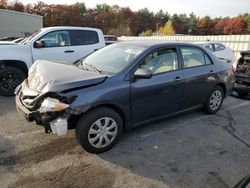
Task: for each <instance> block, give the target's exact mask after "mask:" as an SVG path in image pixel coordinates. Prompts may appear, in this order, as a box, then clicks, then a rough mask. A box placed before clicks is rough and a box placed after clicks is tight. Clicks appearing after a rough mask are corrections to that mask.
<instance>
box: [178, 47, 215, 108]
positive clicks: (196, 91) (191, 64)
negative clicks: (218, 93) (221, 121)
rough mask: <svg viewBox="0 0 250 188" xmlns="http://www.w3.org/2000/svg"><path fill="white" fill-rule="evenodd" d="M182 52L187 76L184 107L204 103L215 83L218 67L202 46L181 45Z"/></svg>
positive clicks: (185, 76)
mask: <svg viewBox="0 0 250 188" xmlns="http://www.w3.org/2000/svg"><path fill="white" fill-rule="evenodd" d="M180 53H181V58H182V68H183V75H184V78H185V84H184V95H183V104H182V105H183V108H184V109H188V108H192V107H195V106H198V105H203V104H204V103H205V101H206V98H207V96H208V94H209V92H210V91H211V89H212V88H213V87H214V85H215V82H216V79H215V73H216V72H217V67H216V65H215V64H213V62H212V60H211V58H210V57H209V56H208V54H207V53H206V52H205V51H203V50H202V49H201V48H198V47H193V46H180Z"/></svg>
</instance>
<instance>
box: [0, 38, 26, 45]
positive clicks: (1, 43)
mask: <svg viewBox="0 0 250 188" xmlns="http://www.w3.org/2000/svg"><path fill="white" fill-rule="evenodd" d="M22 40H23V38H17V39H15V40H3V41H1V40H0V45H11V44H18V43H19V42H21V41H22Z"/></svg>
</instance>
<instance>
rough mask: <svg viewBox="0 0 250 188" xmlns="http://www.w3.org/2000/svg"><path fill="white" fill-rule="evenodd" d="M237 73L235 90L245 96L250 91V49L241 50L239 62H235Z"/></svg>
mask: <svg viewBox="0 0 250 188" xmlns="http://www.w3.org/2000/svg"><path fill="white" fill-rule="evenodd" d="M233 70H234V73H235V83H234V91H236V92H237V93H238V95H239V97H242V98H244V97H245V96H247V95H248V94H249V93H250V51H243V52H241V57H240V59H239V60H238V62H237V63H234V64H233Z"/></svg>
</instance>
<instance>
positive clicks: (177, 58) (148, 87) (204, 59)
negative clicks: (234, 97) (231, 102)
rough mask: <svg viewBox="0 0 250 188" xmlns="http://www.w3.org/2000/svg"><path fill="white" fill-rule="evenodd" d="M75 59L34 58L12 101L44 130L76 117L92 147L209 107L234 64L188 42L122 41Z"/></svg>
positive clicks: (62, 127)
mask: <svg viewBox="0 0 250 188" xmlns="http://www.w3.org/2000/svg"><path fill="white" fill-rule="evenodd" d="M77 65H78V66H75V65H69V64H65V63H56V62H50V61H38V62H36V63H35V64H34V65H33V66H32V67H31V68H30V72H29V77H28V79H26V80H25V81H24V82H23V83H22V85H21V86H19V87H18V88H17V90H16V92H17V96H16V103H17V107H18V109H20V110H21V111H22V112H23V113H24V114H25V116H26V118H27V119H28V120H29V121H34V120H35V121H36V123H37V124H40V125H43V126H44V127H45V130H46V132H51V131H52V132H54V133H58V134H65V133H66V132H67V129H68V126H72V125H74V126H75V123H76V122H77V125H76V137H77V140H78V141H79V142H80V144H81V145H82V146H83V148H85V149H86V150H87V151H89V152H93V153H99V152H103V151H106V150H108V149H110V148H111V147H112V146H113V145H114V144H115V143H116V141H117V140H118V139H119V137H120V135H121V133H122V132H123V130H126V129H130V128H133V127H136V126H139V125H141V124H143V123H146V122H150V121H154V120H157V119H162V118H165V117H169V116H171V115H175V114H177V113H181V112H185V111H188V110H193V109H198V108H203V109H204V110H205V111H206V112H207V113H210V114H214V113H216V112H217V111H218V110H219V109H220V107H221V105H222V102H223V99H224V97H225V96H226V95H227V94H229V93H230V92H231V88H232V84H233V79H232V72H231V71H232V69H231V64H229V63H223V62H221V61H220V60H219V59H218V58H216V57H215V56H214V55H213V54H210V53H209V52H207V51H205V50H204V49H203V48H201V47H200V46H197V45H192V44H186V43H163V42H156V41H147V42H121V43H117V44H113V45H110V46H108V47H105V48H102V49H101V50H98V51H97V52H95V53H93V54H91V55H89V56H88V57H86V58H84V59H83V60H80V61H79V62H78V63H77ZM74 126H73V127H74Z"/></svg>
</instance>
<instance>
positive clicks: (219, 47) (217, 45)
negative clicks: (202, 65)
mask: <svg viewBox="0 0 250 188" xmlns="http://www.w3.org/2000/svg"><path fill="white" fill-rule="evenodd" d="M224 49H225V46H223V45H222V44H214V51H221V50H224Z"/></svg>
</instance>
